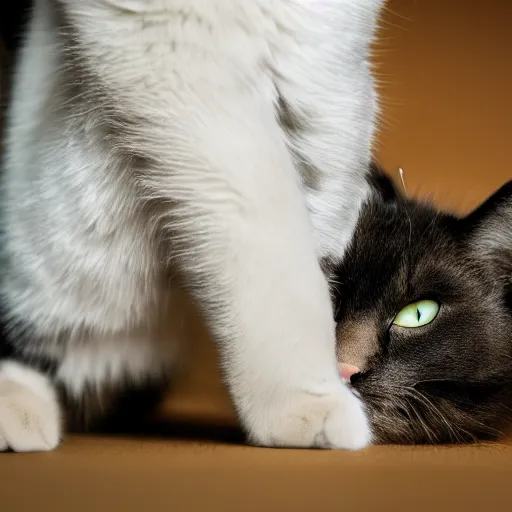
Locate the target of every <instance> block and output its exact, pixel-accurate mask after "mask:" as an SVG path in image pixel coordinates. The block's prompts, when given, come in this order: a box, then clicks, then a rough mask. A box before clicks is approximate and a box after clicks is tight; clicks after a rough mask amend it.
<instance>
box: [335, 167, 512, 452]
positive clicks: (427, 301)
mask: <svg viewBox="0 0 512 512" xmlns="http://www.w3.org/2000/svg"><path fill="white" fill-rule="evenodd" d="M371 182H372V185H373V188H374V191H375V192H374V194H373V198H372V199H371V200H370V201H369V202H368V204H367V205H366V206H365V207H364V208H363V211H362V213H361V217H360V220H359V223H358V226H357V229H356V232H355V236H354V239H353V242H352V245H351V247H350V248H349V250H348V252H347V254H346V257H345V258H344V261H343V263H342V264H341V265H340V266H339V267H338V268H337V269H336V272H335V279H334V281H335V284H334V285H333V298H334V306H335V313H336V321H337V323H338V327H337V351H338V360H339V361H340V363H343V368H344V369H345V370H346V373H348V374H349V375H350V373H353V372H354V371H355V369H356V368H357V369H358V370H359V371H358V372H357V373H354V374H353V375H352V376H351V378H350V382H351V385H352V386H353V388H354V389H355V390H356V391H357V392H358V393H359V394H360V395H361V397H362V399H363V401H364V403H365V405H366V406H367V410H368V414H369V416H370V420H371V423H372V428H373V431H374V440H375V442H377V443H388V442H390V443H449V442H467V441H472V440H475V439H492V438H496V437H498V436H499V435H500V434H501V433H502V432H504V431H506V430H507V428H508V426H509V425H510V424H512V409H511V408H512V300H511V298H512V293H511V292H512V182H510V183H508V184H507V185H505V186H504V187H503V188H502V189H500V191H498V192H497V193H496V194H494V195H493V196H492V197H491V198H490V199H489V200H488V201H487V202H486V203H484V204H483V205H482V206H481V207H480V208H478V209H477V210H475V211H474V212H473V213H472V214H470V215H469V216H467V217H465V218H456V217H455V216H452V215H449V214H444V213H440V212H438V211H437V210H435V209H433V208H431V207H430V206H427V205H425V204H422V203H419V202H416V201H414V200H408V199H406V198H404V197H402V196H401V195H400V194H399V193H398V192H397V191H396V189H395V188H394V186H393V185H392V182H391V181H390V180H389V179H388V178H387V177H385V176H384V175H381V174H379V173H378V172H377V171H376V170H374V172H373V175H372V178H371Z"/></svg>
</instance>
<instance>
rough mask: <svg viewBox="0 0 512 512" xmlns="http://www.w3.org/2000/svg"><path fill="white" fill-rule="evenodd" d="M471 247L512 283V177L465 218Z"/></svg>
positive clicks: (501, 277) (499, 276)
mask: <svg viewBox="0 0 512 512" xmlns="http://www.w3.org/2000/svg"><path fill="white" fill-rule="evenodd" d="M462 222H463V223H464V224H465V227H464V231H465V233H466V235H467V234H469V242H470V244H471V247H472V248H473V250H474V251H476V254H477V256H478V257H479V258H481V259H483V260H484V261H487V262H488V263H489V265H491V268H492V269H493V270H494V271H495V275H496V276H497V278H498V279H499V280H504V281H505V284H506V285H507V286H510V285H511V284H512V181H509V182H508V183H506V184H505V185H503V186H502V187H501V188H500V189H499V190H497V191H496V192H495V193H494V194H492V196H491V197H489V199H487V200H486V201H485V202H484V203H482V204H481V205H480V206H479V207H478V208H476V209H475V210H474V211H473V212H471V213H470V214H469V215H468V216H467V217H465V218H464V219H462Z"/></svg>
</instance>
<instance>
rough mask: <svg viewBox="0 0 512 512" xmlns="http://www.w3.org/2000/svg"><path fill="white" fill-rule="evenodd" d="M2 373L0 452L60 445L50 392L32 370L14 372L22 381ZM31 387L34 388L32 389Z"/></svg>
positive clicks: (55, 403) (58, 429) (57, 410)
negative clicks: (21, 376) (35, 387)
mask: <svg viewBox="0 0 512 512" xmlns="http://www.w3.org/2000/svg"><path fill="white" fill-rule="evenodd" d="M3 370H4V368H1V369H0V451H5V450H7V449H11V450H13V451H15V452H33V451H48V450H53V449H54V448H55V447H56V446H57V445H58V444H59V441H60V429H61V427H60V414H59V406H58V403H57V400H56V397H55V395H54V393H53V391H52V390H51V389H50V388H49V385H48V383H47V382H46V381H45V380H43V379H44V378H43V377H41V376H39V375H36V374H35V373H33V372H32V370H25V369H23V370H22V371H21V370H20V369H16V372H14V373H15V374H16V376H19V375H23V378H22V379H21V380H22V381H20V380H19V379H11V378H9V377H10V376H11V375H8V374H10V373H12V372H4V371H3ZM23 372H25V374H23ZM6 373H7V374H6ZM27 375H28V379H27V378H25V377H27ZM34 385H35V386H37V389H33V386H34Z"/></svg>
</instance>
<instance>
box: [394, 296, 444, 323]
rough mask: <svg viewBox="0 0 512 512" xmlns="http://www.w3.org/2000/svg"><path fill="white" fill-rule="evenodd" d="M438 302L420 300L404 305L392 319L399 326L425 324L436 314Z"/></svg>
mask: <svg viewBox="0 0 512 512" xmlns="http://www.w3.org/2000/svg"><path fill="white" fill-rule="evenodd" d="M438 312H439V304H438V303H437V302H435V301H433V300H420V301H418V302H413V303H412V304H409V305H408V306H405V308H404V309H402V311H400V312H399V313H398V314H397V315H396V316H395V319H394V320H393V324H395V325H398V326H399V327H409V328H413V327H421V326H423V325H427V324H429V323H430V322H432V320H434V318H435V317H436V316H437V313H438Z"/></svg>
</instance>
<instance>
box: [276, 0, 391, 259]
mask: <svg viewBox="0 0 512 512" xmlns="http://www.w3.org/2000/svg"><path fill="white" fill-rule="evenodd" d="M383 4H384V1H383V0H355V1H354V2H351V3H350V5H348V3H346V2H338V1H336V0H327V1H325V2H305V3H303V5H302V6H300V7H297V9H299V14H300V16H298V17H299V19H302V20H304V23H305V27H304V30H302V31H301V32H300V34H298V35H297V37H296V38H295V39H294V40H293V44H289V45H287V46H286V47H283V48H280V49H278V50H277V51H276V53H275V59H276V64H275V67H276V70H277V72H276V74H275V83H276V87H277V89H278V91H279V94H280V102H279V105H280V117H281V122H282V123H283V125H284V126H286V127H287V134H288V143H289V146H290V149H291V151H292V153H293V155H294V157H295V164H296V166H297V168H298V169H299V170H300V172H301V174H302V177H303V182H304V186H305V189H306V192H307V205H308V210H309V213H310V218H311V222H312V224H313V226H314V236H315V243H316V248H317V253H318V256H319V258H321V259H324V258H325V259H328V260H340V259H341V258H342V256H343V253H344V251H345V249H346V247H347V245H348V244H349V243H350V240H351V237H352V233H353V230H354V227H355V223H356V221H357V217H358V214H359V209H360V206H361V204H362V202H363V201H364V200H365V199H366V197H367V194H368V191H369V188H368V183H367V181H366V174H367V171H368V167H369V164H370V160H371V156H372V155H371V150H372V143H373V138H374V133H375V131H376V120H377V114H378V103H377V94H376V92H375V89H374V83H373V76H372V72H371V66H370V48H371V44H372V42H373V38H374V34H375V30H376V24H377V18H378V14H379V10H380V9H381V7H382V6H383Z"/></svg>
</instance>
